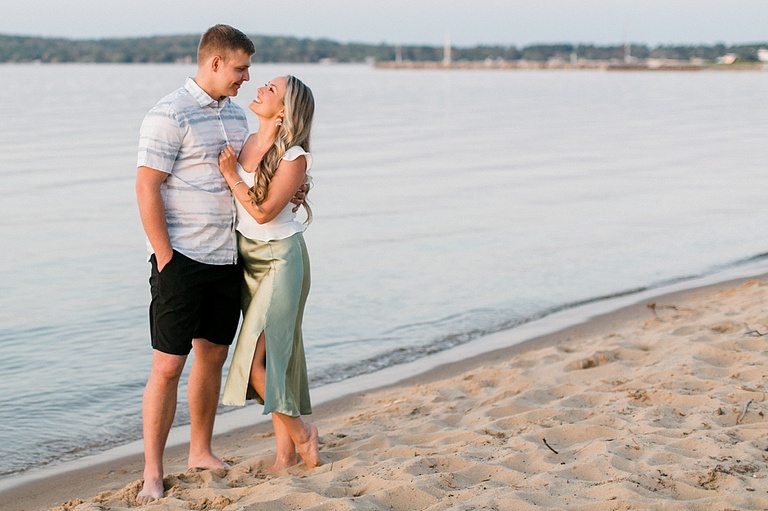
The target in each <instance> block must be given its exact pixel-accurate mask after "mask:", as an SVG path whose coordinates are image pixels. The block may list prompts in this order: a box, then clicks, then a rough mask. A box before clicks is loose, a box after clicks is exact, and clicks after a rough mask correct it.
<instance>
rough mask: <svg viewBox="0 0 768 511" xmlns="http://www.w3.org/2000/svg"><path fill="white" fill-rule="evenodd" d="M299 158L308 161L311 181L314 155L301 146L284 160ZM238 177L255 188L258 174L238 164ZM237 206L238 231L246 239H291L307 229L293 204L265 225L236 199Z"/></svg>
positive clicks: (288, 152) (287, 154) (290, 150)
mask: <svg viewBox="0 0 768 511" xmlns="http://www.w3.org/2000/svg"><path fill="white" fill-rule="evenodd" d="M299 156H304V158H306V160H307V177H308V178H309V179H310V181H311V179H312V178H311V177H310V176H309V169H310V168H311V167H312V155H311V154H309V153H308V152H306V151H305V150H304V149H303V148H302V147H301V146H297V145H295V146H293V147H290V148H289V149H288V150H287V151H285V154H284V155H283V158H282V159H283V160H287V161H293V160H295V159H296V158H298V157H299ZM237 175H238V176H240V179H242V180H243V181H244V182H245V184H247V185H248V187H249V188H251V187H253V182H254V180H255V179H256V173H254V172H246V171H245V169H243V167H241V166H240V164H239V163H238V164H237ZM235 205H236V207H237V226H236V228H237V231H238V232H239V233H240V234H242V235H243V236H245V237H246V238H249V239H252V240H259V241H271V240H282V239H285V238H289V237H291V236H293V235H294V234H296V233H297V232H304V229H306V228H307V226H306V225H304V224H303V223H301V222H299V221H298V220H296V213H294V212H293V211H292V210H293V208H294V207H295V205H294V204H293V203H292V202H289V203H288V204H286V206H285V207H284V208H283V210H282V211H281V212H280V213H278V215H277V216H276V217H275V218H273V219H272V220H270V221H269V222H267V223H265V224H260V223H258V222H257V221H256V220H255V219H254V218H253V217H252V216H251V214H250V213H248V211H247V210H246V209H245V208H244V207H243V205H242V204H240V201H239V200H237V199H235Z"/></svg>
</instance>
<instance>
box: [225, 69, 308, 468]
mask: <svg viewBox="0 0 768 511" xmlns="http://www.w3.org/2000/svg"><path fill="white" fill-rule="evenodd" d="M249 108H250V109H251V111H252V112H253V113H255V114H256V115H257V116H258V118H259V131H258V132H257V133H254V134H252V135H250V136H249V137H248V139H247V140H246V142H245V144H244V145H243V149H242V151H241V152H240V155H239V157H238V155H237V154H235V152H234V150H233V149H232V147H229V146H227V147H226V148H225V149H224V150H223V151H222V152H221V155H220V156H219V168H220V170H221V173H222V175H223V176H224V178H225V179H226V180H227V184H229V186H230V188H231V189H232V194H233V195H234V196H235V199H236V206H237V231H238V249H239V251H240V255H241V258H242V261H243V265H244V274H245V285H244V292H243V311H244V315H243V324H242V326H241V329H240V335H239V337H238V339H237V347H236V348H235V354H234V357H233V360H232V366H231V367H230V370H229V375H228V377H227V382H226V385H225V387H224V396H223V399H222V403H223V404H225V405H239V406H242V405H244V404H245V400H246V399H247V398H253V399H256V400H257V401H259V402H260V403H262V404H263V405H264V412H263V413H264V414H269V413H271V414H272V425H273V427H274V430H275V442H276V444H277V457H276V459H275V464H274V465H273V466H272V467H271V469H270V472H274V471H278V470H282V469H284V468H287V467H290V466H293V465H296V464H297V463H298V461H297V458H296V451H297V450H298V452H299V454H300V455H301V458H302V459H303V460H304V463H305V464H306V465H307V466H308V467H316V466H318V465H320V455H319V452H318V433H317V428H316V427H315V426H314V425H313V424H309V423H305V422H304V421H303V420H302V418H301V416H302V415H307V414H310V413H312V407H311V404H310V400H309V385H308V383H307V366H306V361H305V358H304V344H303V340H302V334H301V321H302V316H303V313H304V304H305V302H306V299H307V294H308V292H309V280H310V278H309V258H308V256H307V249H306V246H305V244H304V237H303V234H302V232H303V231H304V229H305V228H306V225H307V224H309V222H310V221H311V219H312V213H311V211H310V209H309V208H308V207H307V205H306V203H305V204H304V206H305V207H306V208H307V220H306V222H305V223H304V224H302V223H300V222H298V221H297V220H296V213H295V209H294V207H293V204H291V203H290V200H291V197H292V196H293V194H294V192H295V191H296V190H297V189H299V188H300V187H301V186H302V185H303V184H304V183H305V182H307V180H308V174H307V173H308V171H309V169H310V167H311V166H312V156H311V155H310V153H309V134H310V129H311V125H312V116H313V114H314V110H315V104H314V98H313V96H312V91H310V89H309V88H308V87H307V86H306V85H304V84H303V83H302V82H301V81H300V80H298V79H297V78H295V77H293V76H283V77H279V78H275V79H274V80H272V81H271V82H269V83H267V84H266V85H265V86H263V87H260V88H259V90H258V94H257V96H256V99H254V100H253V102H252V103H251V104H250V107H249Z"/></svg>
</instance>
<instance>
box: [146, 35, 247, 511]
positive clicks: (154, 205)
mask: <svg viewBox="0 0 768 511" xmlns="http://www.w3.org/2000/svg"><path fill="white" fill-rule="evenodd" d="M254 53H255V49H254V46H253V42H252V41H251V40H250V39H249V38H248V37H247V36H246V35H245V34H243V33H242V32H241V31H239V30H237V29H234V28H232V27H230V26H227V25H216V26H214V27H211V28H210V29H208V31H206V33H205V34H203V36H202V38H201V39H200V44H199V47H198V52H197V73H196V75H195V77H194V79H192V78H189V79H187V81H186V83H185V85H184V86H183V87H182V88H180V89H178V90H176V91H175V92H173V93H171V94H169V95H168V96H166V97H165V98H163V99H162V100H160V102H159V103H158V104H157V105H155V107H153V108H152V110H150V112H149V113H148V114H147V116H146V118H145V119H144V122H143V124H142V127H141V135H140V141H139V156H138V172H137V178H136V195H137V199H138V205H139V213H140V215H141V221H142V224H143V226H144V231H145V233H146V235H147V242H148V247H147V248H148V250H149V253H150V262H151V264H152V273H151V277H150V288H151V295H152V301H151V304H150V330H151V338H152V347H153V356H152V369H151V371H150V375H149V380H148V381H147V386H146V389H145V391H144V400H143V406H142V418H143V433H144V462H145V465H144V486H143V488H142V490H141V492H140V493H139V494H138V496H137V499H136V500H137V502H138V504H139V505H144V504H147V503H149V502H152V501H154V500H157V499H159V498H162V497H163V495H164V488H163V451H164V449H165V444H166V441H167V439H168V434H169V432H170V429H171V425H172V423H173V418H174V415H175V413H176V401H177V391H178V384H179V379H180V377H181V373H182V369H183V368H184V364H185V362H186V359H187V356H188V355H189V353H190V352H191V351H192V350H194V360H193V363H192V370H191V373H190V375H189V388H188V396H187V397H188V402H189V411H190V422H191V424H190V428H191V433H190V443H189V459H188V468H203V469H215V468H224V467H226V464H225V463H224V462H223V461H222V460H221V459H219V458H218V457H217V456H216V455H214V454H213V451H212V449H211V438H212V435H213V423H214V418H215V415H216V409H217V406H218V400H219V391H220V387H221V374H222V366H223V365H224V362H225V360H226V358H227V351H228V348H229V345H230V344H231V343H232V340H233V338H234V335H235V332H236V330H237V325H238V322H239V318H240V304H239V299H240V286H241V278H242V273H241V270H240V268H239V266H238V264H237V242H236V237H235V231H234V219H235V206H234V204H233V200H232V195H231V192H230V190H229V188H228V187H227V184H226V181H225V180H224V178H223V177H222V176H221V173H220V172H219V168H218V155H219V152H220V151H221V150H222V149H223V148H224V147H226V146H227V145H231V146H232V147H233V148H234V149H235V150H236V151H238V152H239V151H240V148H241V147H242V145H243V142H244V141H245V139H246V137H247V136H248V123H247V120H246V117H245V113H244V112H243V110H242V109H241V108H240V107H238V106H237V105H235V104H234V103H233V102H232V101H230V99H229V98H230V97H231V96H235V95H236V94H237V92H238V89H239V88H240V86H241V85H242V83H243V82H245V81H248V80H249V78H250V76H249V68H250V65H251V56H252V55H253V54H254Z"/></svg>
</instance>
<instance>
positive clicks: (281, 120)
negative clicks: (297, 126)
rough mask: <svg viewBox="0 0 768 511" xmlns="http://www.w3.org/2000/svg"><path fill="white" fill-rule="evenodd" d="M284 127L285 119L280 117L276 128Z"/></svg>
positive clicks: (276, 122)
mask: <svg viewBox="0 0 768 511" xmlns="http://www.w3.org/2000/svg"><path fill="white" fill-rule="evenodd" d="M282 125H283V118H282V117H278V118H277V120H276V121H275V126H277V127H278V128H279V127H280V126H282Z"/></svg>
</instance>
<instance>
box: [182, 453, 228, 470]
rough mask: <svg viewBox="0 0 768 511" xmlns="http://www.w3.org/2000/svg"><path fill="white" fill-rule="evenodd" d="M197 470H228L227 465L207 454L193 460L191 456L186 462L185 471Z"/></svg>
mask: <svg viewBox="0 0 768 511" xmlns="http://www.w3.org/2000/svg"><path fill="white" fill-rule="evenodd" d="M192 468H199V469H203V470H216V469H217V468H224V469H227V468H230V465H229V463H226V462H224V461H222V460H221V459H220V458H218V457H217V456H215V455H213V454H208V455H204V456H200V457H196V458H193V457H192V456H191V455H190V457H189V460H187V469H192Z"/></svg>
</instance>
